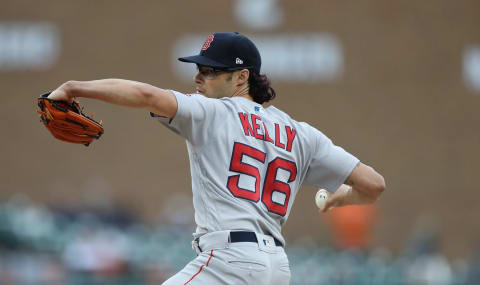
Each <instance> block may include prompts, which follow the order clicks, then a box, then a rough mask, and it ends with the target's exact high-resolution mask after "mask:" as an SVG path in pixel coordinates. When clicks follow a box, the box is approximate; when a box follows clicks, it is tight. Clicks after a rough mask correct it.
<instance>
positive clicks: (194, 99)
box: [151, 90, 222, 144]
mask: <svg viewBox="0 0 480 285" xmlns="http://www.w3.org/2000/svg"><path fill="white" fill-rule="evenodd" d="M172 93H173V94H174V95H175V98H176V100H177V104H178V107H177V113H176V114H175V117H174V118H172V119H169V118H165V117H161V116H158V115H155V114H153V113H151V116H152V117H155V118H157V119H158V121H159V122H160V123H162V124H163V125H165V126H166V127H167V128H169V129H170V130H172V131H173V132H175V133H176V134H178V135H180V136H182V137H183V138H185V139H187V140H188V141H189V142H191V143H192V144H201V143H203V142H205V141H206V140H207V139H208V138H209V136H210V135H209V127H212V126H213V122H214V121H215V118H216V117H217V116H218V115H219V113H221V111H222V104H221V103H219V102H218V101H219V100H216V99H211V98H207V97H205V96H203V95H200V94H188V95H186V94H183V93H180V92H177V91H173V90H172Z"/></svg>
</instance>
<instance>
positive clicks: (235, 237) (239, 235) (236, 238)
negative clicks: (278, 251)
mask: <svg viewBox="0 0 480 285" xmlns="http://www.w3.org/2000/svg"><path fill="white" fill-rule="evenodd" d="M273 241H274V242H275V245H276V246H283V244H282V243H281V242H280V241H279V240H278V239H276V238H273ZM230 242H232V243H233V242H256V243H258V239H257V235H256V234H255V233H254V232H245V231H238V232H237V231H235V232H233V231H232V232H230Z"/></svg>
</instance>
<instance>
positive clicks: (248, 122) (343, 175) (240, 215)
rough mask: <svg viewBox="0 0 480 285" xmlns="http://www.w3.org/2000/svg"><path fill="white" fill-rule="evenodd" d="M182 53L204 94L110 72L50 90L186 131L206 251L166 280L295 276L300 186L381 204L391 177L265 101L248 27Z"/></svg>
mask: <svg viewBox="0 0 480 285" xmlns="http://www.w3.org/2000/svg"><path fill="white" fill-rule="evenodd" d="M179 60H180V61H183V62H188V63H194V64H196V65H197V67H198V73H197V74H196V75H195V77H194V81H195V85H196V91H197V93H196V94H182V93H180V92H177V91H173V90H165V89H160V88H157V87H154V86H151V85H149V84H145V83H140V82H134V81H128V80H120V79H104V80H95V81H86V82H78V81H69V82H66V83H64V84H62V85H61V86H60V87H59V88H58V89H56V90H54V91H53V92H52V93H51V94H50V96H49V98H50V99H54V100H67V101H69V102H71V101H72V100H74V98H76V97H85V98H94V99H99V100H102V101H105V102H109V103H113V104H117V105H123V106H129V107H139V108H145V109H147V110H148V111H150V115H151V116H152V117H153V118H155V119H158V120H159V121H160V122H161V123H162V124H164V125H165V126H166V127H167V128H169V129H171V130H172V131H173V132H174V133H176V134H178V135H180V136H182V137H183V138H185V140H186V143H187V149H188V154H189V158H190V170H191V178H192V191H193V206H194V208H195V222H196V224H197V228H196V231H195V233H194V240H193V242H192V245H193V248H194V250H195V251H196V252H197V254H198V256H197V257H196V258H195V259H194V260H192V261H191V262H190V263H188V264H187V265H186V266H185V268H183V269H182V270H181V271H180V272H178V273H177V274H175V275H174V276H172V277H171V278H170V279H168V280H167V281H166V282H165V283H164V284H272V285H273V284H275V285H278V284H289V281H290V269H289V263H288V259H287V256H286V254H285V251H284V246H285V240H284V238H283V236H282V233H281V228H282V225H283V224H284V223H285V222H286V220H287V218H288V215H289V213H290V210H291V208H292V205H293V202H294V200H295V196H296V195H297V193H298V190H299V188H300V186H301V185H302V184H307V185H315V186H318V187H322V188H325V189H327V190H329V191H330V192H334V194H332V195H330V197H329V199H328V200H327V202H326V205H325V207H324V209H323V210H322V211H326V210H327V209H329V208H331V207H339V206H344V205H350V204H367V203H373V202H374V201H375V200H376V199H377V198H378V197H379V195H380V194H381V193H382V192H383V191H384V189H385V182H384V179H383V177H382V176H381V175H380V174H378V173H377V172H375V170H374V169H373V168H371V167H369V166H367V165H365V164H363V163H361V162H360V161H359V160H358V159H357V158H356V157H355V156H353V155H351V154H350V153H348V152H347V151H345V150H344V149H342V148H341V147H338V146H336V145H334V144H333V143H332V141H331V140H330V139H329V138H328V137H326V136H325V135H324V134H323V133H322V132H320V131H319V130H317V129H315V128H314V127H312V126H310V125H309V124H307V123H303V122H297V121H295V120H294V119H292V118H291V117H290V116H289V115H287V114H286V113H284V112H283V111H281V110H279V109H277V108H275V107H274V106H269V107H267V108H264V107H263V104H264V103H266V102H268V101H270V100H271V99H273V98H274V97H275V91H274V89H273V88H272V87H271V86H270V81H269V79H268V78H267V77H266V75H264V74H261V73H260V67H261V58H260V54H259V52H258V50H257V48H256V46H255V44H254V43H253V42H252V41H251V40H249V39H248V38H247V37H245V36H244V35H242V34H239V33H215V34H213V35H210V36H209V37H208V38H207V40H206V41H205V43H204V44H203V46H202V47H201V51H200V53H199V54H198V55H194V56H189V57H182V58H179Z"/></svg>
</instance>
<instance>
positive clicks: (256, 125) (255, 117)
mask: <svg viewBox="0 0 480 285" xmlns="http://www.w3.org/2000/svg"><path fill="white" fill-rule="evenodd" d="M257 120H260V117H259V116H257V115H255V114H252V126H253V133H254V135H255V138H257V139H259V140H263V135H262V134H259V133H258V132H257V130H258V129H259V128H260V125H259V124H258V123H257Z"/></svg>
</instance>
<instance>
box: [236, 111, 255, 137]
mask: <svg viewBox="0 0 480 285" xmlns="http://www.w3.org/2000/svg"><path fill="white" fill-rule="evenodd" d="M238 116H239V117H240V122H241V123H242V127H243V132H244V133H245V135H246V136H248V135H250V136H252V137H253V130H252V126H251V125H250V122H249V121H248V114H245V113H238Z"/></svg>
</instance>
